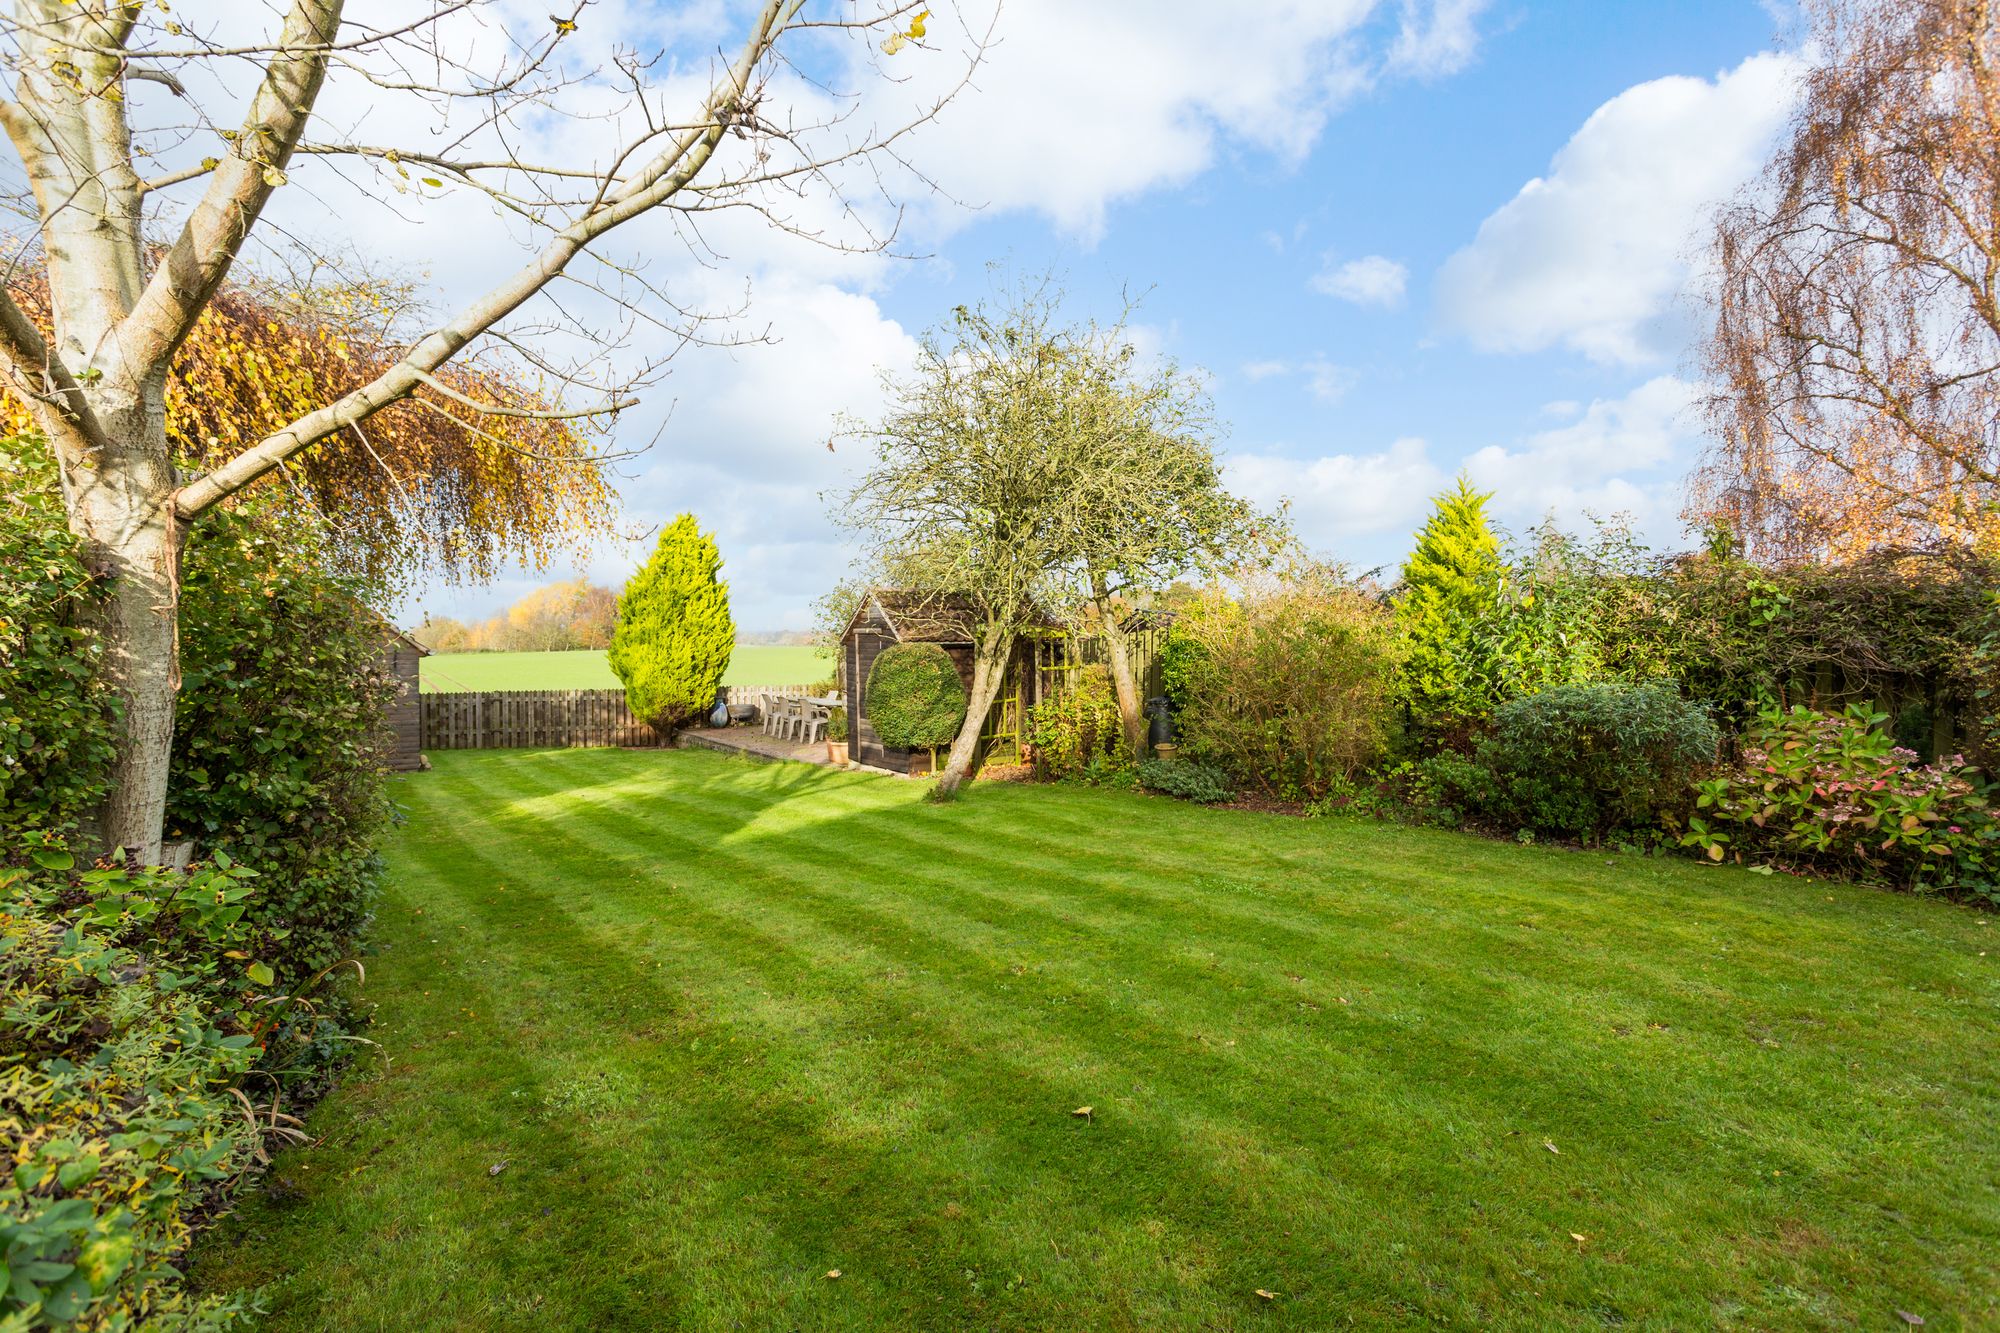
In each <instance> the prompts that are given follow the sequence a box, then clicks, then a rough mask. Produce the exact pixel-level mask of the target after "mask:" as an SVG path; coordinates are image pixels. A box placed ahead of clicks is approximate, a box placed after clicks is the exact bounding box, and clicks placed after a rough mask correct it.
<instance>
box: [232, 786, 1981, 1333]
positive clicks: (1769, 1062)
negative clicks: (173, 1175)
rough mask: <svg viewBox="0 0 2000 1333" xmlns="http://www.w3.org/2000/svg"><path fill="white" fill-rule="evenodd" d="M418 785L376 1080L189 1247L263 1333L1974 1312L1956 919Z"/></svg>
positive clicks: (1628, 862) (1082, 804)
mask: <svg viewBox="0 0 2000 1333" xmlns="http://www.w3.org/2000/svg"><path fill="white" fill-rule="evenodd" d="M432 758H433V761H434V762H435V764H436V766H437V767H436V771H434V772H431V773H425V774H415V775H411V776H409V777H407V778H405V779H402V780H400V781H399V783H398V786H397V792H396V794H397V799H398V801H399V802H400V803H401V804H402V805H403V806H404V807H405V808H406V810H407V812H408V819H407V822H406V823H405V824H403V825H402V826H400V827H399V828H398V830H397V831H396V833H395V834H394V836H393V838H392V840H391V842H390V844H389V846H388V849H387V868H388V875H387V882H388V893H387V897H386V898H385V899H384V901H383V903H382V905H381V908H380V911H379V913H378V915H377V920H376V925H375V932H376V936H375V938H376V939H377V940H378V942H379V946H380V953H379V956H375V957H371V958H369V959H368V984H367V987H366V989H365V992H364V993H363V994H364V997H365V998H366V1000H368V1001H369V1002H372V1003H374V1004H377V1005H379V1010H378V1022H377V1024H376V1026H375V1028H374V1029H373V1031H372V1032H371V1034H370V1035H371V1036H372V1037H373V1038H374V1039H375V1040H377V1041H379V1042H380V1043H381V1047H380V1050H379V1051H372V1052H370V1053H369V1055H368V1056H366V1057H364V1058H363V1059H362V1061H361V1063H360V1064H359V1065H358V1067H357V1068H356V1069H354V1070H353V1071H352V1072H351V1073H350V1074H349V1076H348V1077H347V1078H346V1079H345V1080H344V1081H343V1083H342V1086H341V1087H340V1088H339V1089H338V1090H337V1091H335V1092H334V1093H333V1094H332V1095H331V1096H330V1097H329V1098H328V1099H327V1100H326V1101H325V1102H324V1103H323V1104H322V1105H321V1106H320V1107H319V1108H317V1109H316V1110H315V1111H314V1112H313V1114H312V1118H311V1122H310V1127H311V1130H312V1132H313V1134H314V1135H315V1137H316V1138H318V1139H320V1140H321V1146H318V1147H316V1148H312V1149H309V1150H305V1151H292V1152H288V1153H286V1154H284V1155H283V1156H282V1157H281V1158H280V1159H279V1160H278V1162H277V1163H276V1165H275V1167H274V1169H273V1170H272V1172H271V1174H270V1176H269V1178H268V1181H269V1183H268V1186H267V1188H266V1189H264V1190H262V1191H260V1192H256V1193H253V1194H252V1195H250V1196H248V1197H246V1198H245V1199H244V1200H243V1201H242V1203H241V1206H240V1207H239V1208H238V1210H237V1212H236V1213H235V1214H234V1215H233V1216H232V1217H231V1218H229V1219H228V1220H227V1221H226V1222H224V1223H223V1225H222V1227H221V1228H220V1230H219V1231H218V1232H217V1233H215V1234H213V1235H212V1236H210V1237H209V1238H207V1239H206V1240H205V1241H204V1242H203V1243H202V1244H201V1245H200V1246H199V1247H198V1248H197V1250H196V1253H195V1256H194V1265H193V1266H194V1275H195V1279H196V1281H197V1282H198V1283H199V1284H200V1285H201V1286H202V1287H204V1288H206V1289H209V1290H236V1291H250V1290H255V1291H258V1292H259V1293H260V1298H261V1299H262V1300H263V1301H264V1302H265V1303H266V1305H267V1306H268V1307H269V1310H270V1317H269V1320H268V1323H267V1324H266V1325H265V1326H266V1327H269V1328H272V1329H279V1330H288V1329H290V1330H296V1329H327V1330H334V1329H339V1330H352V1329H398V1330H402V1329H536V1330H572V1329H573V1330H585V1329H639V1328H648V1329H651V1328H658V1329H716V1330H724V1329H756V1330H763V1329H855V1330H877V1329H896V1330H905V1329H953V1330H956V1329H982V1330H985V1329H1022V1330H1028V1329H1035V1330H1040V1329H1079V1330H1080V1329H1091V1330H1097V1329H1147V1330H1161V1329H1167V1330H1179V1329H1188V1330H1193V1329H1204V1330H1208V1329H1249V1328H1285V1329H1301V1330H1306V1329H1310V1330H1320V1329H1332V1328H1346V1327H1355V1328H1467V1327H1493V1328H1505V1329H1524V1330H1525V1329H1533V1330H1542V1329H1571V1328H1605V1327H1623V1328H1634V1329H1683V1328H1716V1327H1725V1328H1742V1329H1771V1328H1784V1329H1847V1328H1882V1329H1886V1328H1904V1327H1908V1326H1910V1325H1913V1324H1915V1323H1917V1322H1919V1321H1924V1322H1925V1324H1926V1327H1927V1328H1928V1329H1930V1330H1938V1329H1964V1328H1974V1327H1978V1328H1992V1327H1996V1326H2000V1173H1996V1171H1995V1169H1994V1160H1995V1157H1994V1154H1995V1144H1994V1127H1995V1126H1996V1125H2000V1023H1996V1022H1995V1021H1994V1020H1995V1017H1996V1012H1995V1011H1996V1002H2000V956H1993V957H1989V956H1988V954H1989V953H1991V954H1994V955H2000V947H1996V945H1995V939H1994V937H1995V935H1996V934H2000V931H1996V929H1995V928H1993V927H1992V926H1990V925H1989V924H1988V918H1987V917H1986V916H1985V915H1983V914H1981V913H1978V912H1975V911H1972V910H1969V909H1966V908H1961V907H1955V906H1952V905H1950V904H1947V903H1943V902H1938V901H1934V900H1927V899H1919V898H1913V897H1907V896H1897V895H1892V894H1888V893H1883V892H1877V891H1874V890H1870V889H1865V888H1859V887H1855V886H1851V885H1831V884H1815V883H1811V882H1808V881H1803V880H1798V879H1792V878H1787V877H1784V876H1759V875H1756V874H1752V873H1750V872H1748V871H1744V870H1737V869H1719V868H1709V867H1706V866H1703V865H1699V864H1696V863H1694V862H1692V861H1689V860H1684V859H1678V858H1674V859H1664V860H1651V859H1647V858H1644V857H1639V856H1616V855H1610V854H1606V853H1597V852H1589V853H1585V852H1566V851H1560V850H1554V849H1547V848H1540V847H1523V846H1517V845H1514V844H1511V843H1500V842H1493V841H1485V840H1481V839H1478V838H1474V837H1470V836H1467V835H1462V834H1457V833H1451V832H1445V831H1439V830H1430V829H1408V828H1402V827H1397V826H1392V825H1387V824H1377V823H1369V822H1361V821H1356V820H1346V819H1325V820H1302V819H1288V818H1283V817H1279V816H1274V815H1263V814H1251V813H1243V812H1237V811H1226V810H1206V809H1200V808H1196V807H1191V806H1186V805H1180V804H1176V803H1173V802H1170V801H1166V800H1163V799H1156V798H1148V797H1143V796H1138V795H1134V794H1130V793H1123V792H1114V791H1103V790H1088V789H1080V788H1060V787H1037V786H1032V785H1025V784H1008V785H1001V784H994V785H975V786H974V787H973V788H972V789H971V790H970V791H969V792H968V794H967V795H966V796H965V798H964V799H963V800H961V801H960V802H958V803H957V804H954V805H946V806H934V805H930V804H927V803H926V802H924V801H923V799H922V797H923V794H924V791H925V785H924V784H921V783H914V782H907V781H902V780H897V779H892V778H884V777H877V776H871V775H866V774H858V773H840V772H834V771H830V770H825V769H816V768H809V767H805V766H802V765H794V764H782V765H764V766H759V765H755V764H751V763H748V762H745V761H742V760H737V759H733V758H729V757H725V756H721V755H714V754H709V753H705V752H696V751H637V750H635V751H614V750H594V751H593V750H568V751H549V752H544V751H511V752H509V751H496V752H483V753H482V752H471V751H466V752H448V753H440V754H436V755H433V756H432ZM1086 1107H1087V1108H1089V1110H1088V1113H1087V1114H1085V1113H1083V1110H1082V1108H1086ZM836 1273H837V1276H836ZM1260 1293H1270V1295H1269V1296H1268V1297H1267V1296H1265V1295H1262V1294H1260ZM1899 1312H1907V1314H1908V1315H1909V1316H1911V1318H1910V1319H1908V1320H1907V1322H1906V1321H1905V1319H1904V1318H1902V1317H1901V1315H1900V1314H1899Z"/></svg>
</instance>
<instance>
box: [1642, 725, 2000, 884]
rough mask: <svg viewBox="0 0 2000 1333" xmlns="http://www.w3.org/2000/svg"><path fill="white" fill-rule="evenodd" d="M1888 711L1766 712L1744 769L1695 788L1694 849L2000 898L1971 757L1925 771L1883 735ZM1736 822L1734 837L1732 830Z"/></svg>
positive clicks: (1993, 834) (1994, 842)
mask: <svg viewBox="0 0 2000 1333" xmlns="http://www.w3.org/2000/svg"><path fill="white" fill-rule="evenodd" d="M1887 720H1888V719H1887V717H1886V715H1885V714H1881V713H1874V712H1870V711H1869V710H1868V709H1867V708H1866V707H1864V706H1861V705H1855V706H1852V707H1850V708H1848V710H1847V711H1846V712H1845V713H1844V714H1829V713H1816V712H1813V711H1812V710H1810V709H1807V708H1801V707H1794V708H1793V709H1792V710H1791V711H1789V712H1786V711H1784V710H1782V709H1777V708H1772V709H1767V710H1765V711H1764V712H1762V713H1761V714H1760V715H1759V717H1758V720H1757V724H1756V725H1755V726H1753V727H1752V728H1751V729H1750V730H1749V731H1748V732H1746V733H1745V735H1744V738H1743V748H1742V753H1743V758H1742V763H1741V764H1740V765H1739V766H1738V767H1737V768H1736V769H1735V770H1733V771H1732V772H1729V773H1726V774H1724V775H1723V776H1721V777H1718V778H1714V779H1712V780H1710V781H1707V782H1700V783H1696V784H1695V790H1696V792H1697V793H1698V795H1697V797H1696V801H1695V804H1696V807H1697V808H1698V809H1700V810H1703V811H1707V812H1708V813H1709V815H1710V818H1702V817H1700V816H1697V817H1696V818H1694V819H1691V820H1689V822H1688V832H1687V834H1686V835H1685V836H1684V837H1683V838H1682V839H1681V841H1682V843H1683V845H1685V846H1691V847H1699V848H1701V849H1702V850H1703V851H1704V852H1705V853H1706V854H1707V855H1708V857H1709V859H1710V860H1712V861H1720V860H1722V859H1723V858H1724V857H1725V856H1728V855H1730V854H1732V852H1733V853H1734V855H1735V856H1736V858H1737V859H1738V860H1746V859H1757V860H1776V861H1785V862H1795V863H1798V864H1801V865H1806V866H1811V867H1814V868H1816V869H1820V870H1825V871H1844V872H1848V873H1853V874H1858V875H1860V876H1862V877H1864V878H1869V879H1876V880H1881V881H1883V882H1886V883H1892V884H1896V885H1899V886H1902V887H1905V888H1910V889H1915V890H1918V891H1950V892H1968V893H1976V894H1979V895H1981V896H1984V897H1989V898H1992V897H1995V896H1996V887H2000V878H1996V870H2000V825H1996V823H1995V821H1994V818H1993V813H1992V809H1991V807H1990V805H1989V803H1988V801H1987V798H1986V794H1985V792H1984V791H1983V790H1982V789H1981V787H1980V786H1979V785H1978V784H1976V783H1975V781H1974V778H1973V774H1972V772H1971V770H1969V769H1968V768H1967V766H1966V763H1965V760H1964V758H1963V757H1962V756H1959V755H1953V756H1951V757H1950V758H1949V759H1940V760H1939V761H1938V762H1936V763H1934V764H1920V763H1919V762H1918V757H1917V755H1916V753H1915V752H1914V751H1911V750H1906V749H1904V748H1902V747H1901V746H1899V745H1897V744H1896V743H1895V741H1894V740H1893V739H1892V738H1891V737H1890V736H1889V735H1887V734H1886V733H1885V732H1883V731H1882V730H1880V726H1881V724H1882V723H1883V722H1885V721H1887ZM1725 824H1726V825H1730V826H1732V827H1733V830H1734V831H1733V832H1724V831H1722V829H1721V827H1719V826H1720V825H1725Z"/></svg>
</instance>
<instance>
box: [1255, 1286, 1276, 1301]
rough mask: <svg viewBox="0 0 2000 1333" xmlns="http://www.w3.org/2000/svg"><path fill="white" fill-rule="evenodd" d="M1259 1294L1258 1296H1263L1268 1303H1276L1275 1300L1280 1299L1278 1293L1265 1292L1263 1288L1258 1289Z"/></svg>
mask: <svg viewBox="0 0 2000 1333" xmlns="http://www.w3.org/2000/svg"><path fill="white" fill-rule="evenodd" d="M1257 1294H1258V1295H1259V1296H1262V1297H1263V1298H1264V1299H1265V1300H1267V1301H1275V1300H1277V1299H1278V1293H1277V1292H1275V1291H1266V1290H1264V1289H1263V1288H1262V1287H1259V1288H1257Z"/></svg>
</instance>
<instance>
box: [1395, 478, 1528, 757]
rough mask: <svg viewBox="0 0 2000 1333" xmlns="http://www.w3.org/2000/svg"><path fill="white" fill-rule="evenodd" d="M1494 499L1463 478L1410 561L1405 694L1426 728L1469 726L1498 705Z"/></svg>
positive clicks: (1501, 571) (1400, 625)
mask: <svg viewBox="0 0 2000 1333" xmlns="http://www.w3.org/2000/svg"><path fill="white" fill-rule="evenodd" d="M1492 498H1493V497H1492V496H1491V495H1489V494H1487V493H1485V492H1482V491H1477V490H1474V489H1473V487H1472V484H1471V483H1470V482H1468V481H1467V480H1466V479H1465V478H1464V477H1460V478H1459V479H1458V481H1457V483H1456V484H1455V485H1454V486H1453V487H1452V489H1451V490H1449V491H1446V492H1445V493H1444V494H1442V495H1440V496H1438V497H1437V500H1436V502H1435V508H1434V510H1433V512H1432V514H1431V517H1430V519H1429V521H1427V522H1426V523H1425V524H1424V526H1423V529H1422V530H1421V531H1420V532H1418V533H1417V543H1416V547H1415V549H1413V550H1412V551H1411V552H1410V557H1409V559H1408V560H1406V561H1405V562H1404V564H1403V579H1402V588H1401V591H1400V592H1399V593H1398V595H1397V597H1396V602H1395V609H1396V624H1397V629H1398V630H1399V632H1400V634H1401V636H1402V640H1403V645H1402V653H1401V656H1402V666H1401V669H1400V671H1399V673H1398V676H1397V683H1398V693H1399V695H1400V697H1401V699H1402V702H1403V704H1404V706H1405V707H1406V708H1407V709H1408V710H1409V713H1410V716H1411V718H1412V719H1413V720H1414V721H1415V722H1416V723H1417V724H1418V725H1419V726H1422V727H1425V728H1427V729H1433V730H1436V729H1450V728H1454V727H1459V726H1462V725H1464V724H1465V723H1466V722H1467V721H1469V720H1472V719H1477V718H1480V717H1483V716H1485V714H1486V713H1487V712H1488V711H1490V709H1491V707H1492V702H1493V692H1494V689H1495V686H1496V681H1495V676H1496V674H1497V671H1498V659H1497V657H1496V654H1495V653H1494V651H1493V645H1492V643H1491V637H1490V634H1491V627H1490V625H1489V624H1488V622H1489V621H1490V620H1491V619H1492V618H1493V616H1494V615H1495V613H1496V612H1497V611H1498V609H1499V606H1500V594H1501V589H1502V586H1503V584H1504V582H1505V575H1506V567H1505V565H1504V564H1503V563H1502V561H1501V558H1500V539H1499V536H1498V534H1497V533H1495V532H1494V530H1493V525H1492V523H1491V522H1490V521H1489V520H1488V519H1487V517H1486V505H1487V503H1488V502H1489V501H1490V500H1491V499H1492Z"/></svg>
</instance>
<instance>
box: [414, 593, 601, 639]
mask: <svg viewBox="0 0 2000 1333" xmlns="http://www.w3.org/2000/svg"><path fill="white" fill-rule="evenodd" d="M617 622H618V594H617V593H615V592H613V591H611V589H609V588H604V587H599V586H598V585H597V584H594V583H591V582H590V581H588V580H587V579H571V580H569V581H568V582H565V583H551V584H549V585H547V586H546V587H542V588H537V589H535V590H534V591H533V592H531V593H529V594H528V595H527V596H526V597H523V598H522V599H521V600H520V601H518V602H516V603H514V604H513V605H512V606H510V607H508V608H507V609H506V610H505V611H503V612H501V613H500V614H499V615H497V616H494V617H492V618H491V619H490V620H479V621H474V622H473V623H471V624H469V625H468V624H466V623H465V622H464V621H462V620H454V619H452V618H451V617H450V616H441V617H439V618H437V619H435V620H426V621H425V622H424V623H423V624H422V625H420V626H418V627H417V629H415V630H414V631H412V636H413V637H414V638H415V639H416V641H417V642H418V643H421V644H422V645H423V646H424V647H426V648H428V649H430V650H431V651H432V652H434V653H504V652H515V653H518V652H530V653H532V652H559V651H562V650H564V649H574V648H596V649H604V648H609V647H610V646H611V627H612V626H613V625H615V624H616V623H617Z"/></svg>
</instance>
